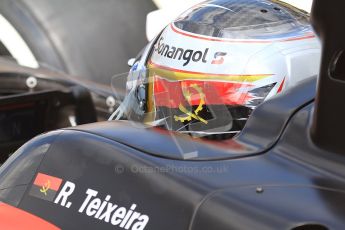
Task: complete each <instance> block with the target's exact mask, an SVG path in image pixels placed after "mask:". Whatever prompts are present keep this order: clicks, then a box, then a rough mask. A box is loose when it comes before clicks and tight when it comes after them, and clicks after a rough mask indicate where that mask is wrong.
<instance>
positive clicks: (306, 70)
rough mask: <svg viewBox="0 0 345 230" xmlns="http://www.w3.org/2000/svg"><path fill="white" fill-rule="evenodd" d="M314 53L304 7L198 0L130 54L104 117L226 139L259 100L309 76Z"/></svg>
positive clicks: (257, 0) (264, 0)
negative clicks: (118, 98)
mask: <svg viewBox="0 0 345 230" xmlns="http://www.w3.org/2000/svg"><path fill="white" fill-rule="evenodd" d="M319 59H320V43H319V41H318V39H317V38H316V36H315V34H314V32H313V30H312V27H311V25H310V24H309V18H308V15H307V13H306V12H303V11H301V10H299V9H297V8H294V7H292V6H291V5H288V4H286V3H282V2H280V1H276V0H274V1H273V0H272V1H269V0H213V1H205V2H203V3H201V4H198V5H196V6H194V7H192V8H191V9H189V10H187V11H186V12H185V13H183V14H182V15H181V16H180V17H178V18H177V19H176V20H175V21H174V22H172V23H170V24H169V25H168V26H167V27H166V28H165V29H164V30H163V31H162V32H161V33H160V35H158V36H157V38H156V39H154V40H153V41H151V42H150V43H149V44H148V45H147V47H146V48H145V49H144V50H143V51H142V52H141V54H140V55H139V56H138V57H137V59H136V61H135V63H134V64H133V66H132V68H131V70H130V73H129V74H128V75H126V81H127V83H126V97H125V98H124V99H123V103H122V104H121V106H120V107H119V109H118V110H117V111H116V112H115V113H114V114H113V116H112V117H111V119H113V118H114V117H116V118H117V119H120V118H124V117H125V118H127V119H129V120H134V121H140V122H144V123H146V124H152V125H154V126H164V127H165V128H166V129H168V130H172V131H179V132H184V133H189V134H191V135H193V136H197V137H200V136H210V135H220V134H221V135H225V136H226V137H232V136H234V135H236V134H237V133H239V132H240V131H241V130H242V129H243V127H244V125H245V123H246V121H247V119H248V117H249V116H250V114H251V113H252V111H253V109H255V108H256V107H257V106H258V105H260V104H261V103H262V102H263V101H265V100H268V99H270V98H272V97H273V96H275V95H277V94H279V93H280V92H282V91H283V90H285V89H287V88H288V87H291V86H293V85H296V84H298V82H299V81H301V80H303V79H304V78H307V77H311V76H314V75H316V74H317V72H318V68H319V66H318V63H319ZM120 79H121V78H120V77H118V76H117V77H114V80H113V86H114V87H115V91H117V92H119V91H121V90H119V89H118V88H119V85H121V84H120V82H121V80H120ZM122 81H123V80H122Z"/></svg>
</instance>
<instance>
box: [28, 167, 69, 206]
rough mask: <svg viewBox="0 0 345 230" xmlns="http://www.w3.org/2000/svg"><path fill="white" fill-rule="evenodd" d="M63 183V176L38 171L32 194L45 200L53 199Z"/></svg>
mask: <svg viewBox="0 0 345 230" xmlns="http://www.w3.org/2000/svg"><path fill="white" fill-rule="evenodd" d="M61 183H62V179H61V178H58V177H53V176H49V175H46V174H43V173H38V174H37V176H36V179H35V181H34V183H33V185H32V187H31V190H30V195H31V196H34V197H37V198H40V199H43V200H47V201H53V200H54V198H55V196H56V193H57V192H58V191H59V188H60V186H61Z"/></svg>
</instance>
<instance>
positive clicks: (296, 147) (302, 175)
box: [0, 79, 345, 230]
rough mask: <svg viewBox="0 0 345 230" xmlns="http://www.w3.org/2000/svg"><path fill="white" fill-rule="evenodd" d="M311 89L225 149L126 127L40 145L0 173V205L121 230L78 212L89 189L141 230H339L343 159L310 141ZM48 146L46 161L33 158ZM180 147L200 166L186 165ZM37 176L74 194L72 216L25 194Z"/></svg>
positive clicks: (258, 115)
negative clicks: (140, 223) (142, 217)
mask: <svg viewBox="0 0 345 230" xmlns="http://www.w3.org/2000/svg"><path fill="white" fill-rule="evenodd" d="M314 89H315V79H312V80H310V81H309V82H305V83H304V84H302V85H301V86H300V87H299V88H297V89H293V90H292V91H291V92H288V93H286V94H285V95H282V96H280V97H279V98H276V99H274V100H272V101H270V102H267V103H265V104H263V105H262V106H261V107H259V109H258V110H256V112H255V114H254V115H253V116H252V119H251V120H250V121H249V123H248V125H247V128H246V130H244V132H243V133H242V135H241V136H240V137H238V138H237V139H236V140H233V141H231V142H227V143H219V142H214V143H209V142H207V143H206V142H200V141H198V142H196V141H195V140H192V139H189V138H186V137H182V136H176V135H171V133H168V132H166V131H162V130H157V129H152V128H145V127H142V126H139V125H134V124H131V123H129V122H126V121H122V122H104V123H96V124H93V125H85V126H80V127H76V128H73V129H66V130H62V131H60V132H55V133H50V134H46V135H42V136H40V137H37V138H35V139H34V140H32V141H30V142H29V143H27V144H26V145H25V146H24V147H22V148H21V149H20V150H19V151H18V152H17V153H16V154H15V155H14V156H12V157H11V159H10V160H9V161H8V162H7V165H5V166H4V167H2V171H1V174H0V175H1V181H0V186H1V190H0V191H1V192H0V197H1V200H2V201H5V202H7V203H10V204H12V205H15V206H17V207H19V208H21V209H24V210H26V211H29V212H30V213H33V214H35V215H37V216H39V217H42V218H44V219H45V220H48V221H50V222H51V223H53V224H55V225H57V226H59V227H61V228H62V229H77V228H81V227H82V228H85V229H96V228H97V229H116V227H115V226H113V225H112V224H111V223H106V222H103V221H100V220H98V219H95V218H94V217H90V216H87V215H85V214H83V213H80V212H78V209H79V208H80V206H81V204H82V203H83V201H84V200H85V197H86V194H85V192H86V190H87V189H89V188H91V189H94V190H96V191H98V192H99V195H98V196H99V197H102V198H103V199H104V198H105V196H107V195H111V197H112V198H111V201H112V202H114V203H116V204H118V205H121V206H130V204H132V203H135V204H137V205H138V208H137V211H139V212H141V213H145V214H147V215H148V216H149V217H150V220H149V222H148V224H147V226H146V228H145V229H198V230H199V229H251V228H255V229H293V228H294V227H298V226H301V225H302V226H303V225H308V224H319V225H322V226H325V227H327V228H329V229H341V228H342V226H344V224H345V223H344V216H345V210H344V208H343V206H342V205H339V204H341V202H342V201H343V200H344V199H345V193H344V191H345V182H344V179H343V178H344V175H343V174H344V170H343V165H344V164H345V162H344V160H345V158H343V157H342V156H340V155H337V154H334V153H331V152H326V151H323V150H321V149H319V148H317V147H316V146H315V145H314V144H313V142H312V141H311V140H310V135H309V131H308V130H309V126H310V119H311V117H312V116H311V115H312V108H313V102H312V100H313V99H312V98H311V97H310V95H312V94H313V93H314ZM299 91H303V92H304V93H303V94H299ZM294 96H296V98H294ZM287 98H289V99H290V100H287ZM284 108H285V109H284ZM289 108H290V109H289ZM271 111H280V112H277V114H273V115H272V113H271ZM268 113H269V114H270V121H269V122H267V116H268ZM265 121H266V122H265ZM273 121H274V122H273ZM262 126H265V127H266V128H265V129H262V128H260V127H262ZM259 139H260V141H257V140H259ZM47 144H49V148H46V152H42V151H41V152H40V151H38V150H37V149H42V148H43V147H42V146H46V145H47ZM177 144H179V145H180V146H184V147H185V149H190V150H196V151H197V153H198V154H197V156H194V157H192V158H189V159H184V158H183V157H184V155H183V154H181V153H180V152H179V150H178V148H177ZM325 156H327V158H325ZM28 157H29V159H28ZM30 158H32V159H30ZM38 162H40V163H38ZM24 166H25V167H24ZM14 169H16V170H14ZM18 169H20V170H18ZM14 172H15V173H14ZM37 173H44V174H47V175H51V176H55V177H59V178H61V179H62V180H63V181H70V182H73V183H74V184H75V185H76V188H75V191H74V193H73V194H72V195H71V197H70V199H69V201H71V202H72V205H71V207H70V208H66V207H62V206H61V205H59V204H55V203H53V202H48V201H45V200H41V199H38V198H36V197H33V196H31V195H30V194H29V193H28V191H29V190H30V187H31V186H32V183H33V180H34V178H35V175H36V174H37ZM24 175H25V176H24ZM13 177H15V179H13ZM19 178H21V179H20V180H19ZM13 181H15V183H14V182H13ZM11 183H12V184H11ZM118 229H121V228H118Z"/></svg>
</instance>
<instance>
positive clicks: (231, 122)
mask: <svg viewBox="0 0 345 230" xmlns="http://www.w3.org/2000/svg"><path fill="white" fill-rule="evenodd" d="M270 76H271V75H242V76H241V75H214V76H212V75H211V76H210V75H206V74H201V73H191V72H189V73H182V71H179V72H177V71H171V70H170V69H167V68H165V69H162V68H159V67H157V66H156V67H151V68H149V69H141V70H137V71H134V72H131V73H129V74H128V75H127V74H125V75H121V76H117V77H115V78H114V79H113V82H112V84H113V87H114V91H115V92H117V93H116V95H119V98H117V99H118V100H122V101H123V102H122V103H121V105H120V107H119V108H118V109H117V111H116V112H115V113H114V114H113V115H112V117H111V118H110V120H112V119H114V118H115V119H127V120H131V121H135V122H140V123H144V124H146V125H150V126H161V127H164V128H165V129H168V130H172V131H178V132H181V133H188V134H190V135H192V136H196V137H202V136H209V135H214V134H225V135H231V136H233V135H235V134H237V133H239V132H240V131H241V130H242V129H243V127H244V125H245V122H246V120H247V119H248V117H249V115H250V114H251V112H252V110H253V108H254V107H256V105H258V104H260V103H261V102H262V101H264V100H265V98H266V97H267V95H268V94H269V93H270V91H271V90H272V88H273V87H274V86H275V84H270V85H267V86H264V87H261V88H257V86H256V85H255V82H256V81H260V80H262V79H264V80H265V79H266V78H269V77H270ZM124 80H127V82H126V81H124ZM129 86H130V87H129ZM124 89H127V90H124ZM125 91H126V93H125V94H126V96H125V98H123V97H122V98H121V95H123V94H124V92H125ZM143 103H144V104H145V105H143Z"/></svg>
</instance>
